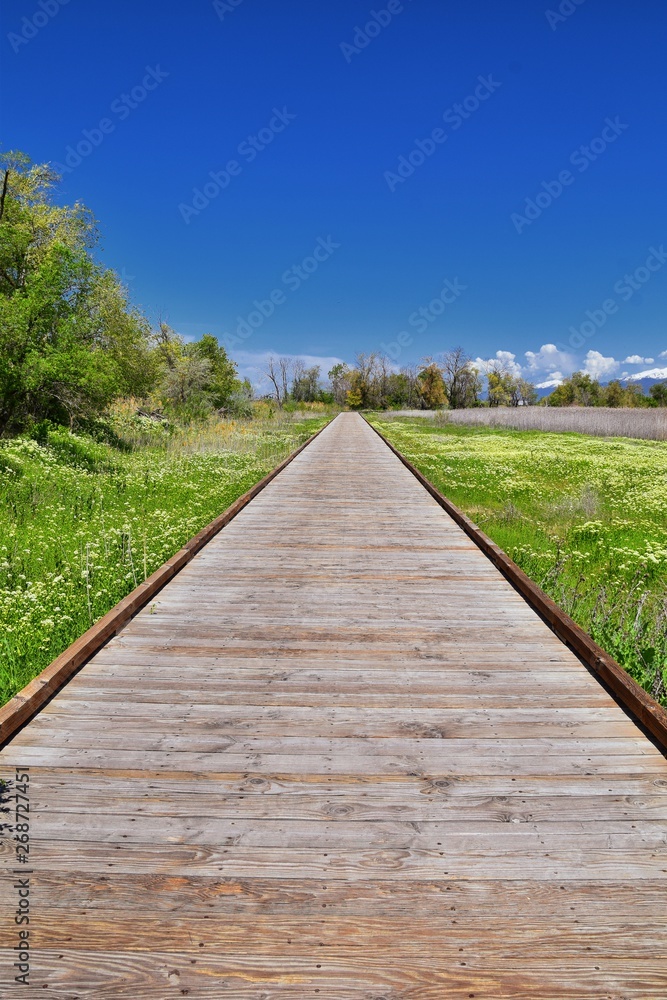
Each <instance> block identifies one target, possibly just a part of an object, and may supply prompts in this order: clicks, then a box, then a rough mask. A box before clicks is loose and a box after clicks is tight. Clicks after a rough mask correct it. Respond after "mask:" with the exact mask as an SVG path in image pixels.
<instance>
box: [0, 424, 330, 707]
mask: <svg viewBox="0 0 667 1000" xmlns="http://www.w3.org/2000/svg"><path fill="white" fill-rule="evenodd" d="M117 417H118V420H117V427H118V433H119V435H120V437H119V439H118V442H117V444H118V445H121V447H118V446H112V445H111V444H106V443H100V442H99V441H95V440H93V439H92V438H90V437H87V436H84V435H77V434H71V433H70V432H68V431H65V430H63V429H60V428H52V429H50V430H48V431H47V432H45V433H44V434H43V435H42V438H41V439H40V443H38V441H36V440H32V439H28V438H14V439H10V440H6V441H1V442H0V703H4V702H5V701H7V700H8V699H9V698H10V697H12V695H14V694H15V693H16V692H17V691H18V690H20V689H21V688H22V687H23V686H24V685H25V684H27V683H28V681H29V680H31V679H32V678H33V677H34V676H35V675H36V674H37V673H39V671H40V670H42V669H43V668H44V667H45V666H47V665H48V664H49V663H50V661H51V660H52V659H54V657H56V656H57V655H58V654H59V653H61V652H62V651H63V650H64V649H66V648H67V646H68V645H69V644H70V643H71V642H73V641H74V639H76V638H77V637H78V636H79V635H81V634H82V633H83V632H84V631H85V630H86V629H87V628H88V627H89V626H90V625H92V624H93V623H94V622H95V621H97V620H98V619H99V618H101V617H102V616H103V615H104V614H105V613H106V612H107V611H108V610H109V609H110V608H111V607H113V605H114V604H116V603H117V602H118V601H119V600H121V599H122V598H123V597H125V596H126V595H127V594H128V593H129V592H130V591H131V590H132V589H133V588H134V587H135V586H136V585H137V584H138V583H140V582H141V581H142V580H144V579H145V578H146V577H147V576H149V575H150V574H151V573H152V572H154V570H156V569H157V568H158V567H159V566H161V565H162V563H163V562H165V561H166V560H167V559H168V558H169V557H170V556H171V555H173V554H174V552H176V551H177V550H178V549H179V548H180V547H181V546H182V545H183V544H184V543H185V542H186V541H187V540H188V539H189V538H191V537H192V536H193V535H195V534H196V533H197V532H198V531H199V530H200V529H201V528H202V527H204V525H206V524H208V522H209V521H211V520H213V518H214V517H216V516H217V515H218V514H220V513H221V512H222V511H223V510H224V509H225V508H226V507H228V506H229V505H230V504H231V503H232V502H233V501H234V500H235V499H236V498H237V497H239V496H241V495H242V494H243V493H245V492H246V490H248V489H249V488H250V487H251V486H252V485H253V484H254V483H256V482H257V481H258V480H259V479H261V478H262V477H263V476H264V475H266V473H267V472H268V471H269V470H270V469H272V468H273V467H274V466H275V465H276V464H277V463H278V462H279V461H280V460H281V459H283V458H284V457H286V455H288V454H289V453H290V452H291V451H293V450H294V449H295V448H296V447H298V445H299V444H301V443H302V442H303V441H305V440H306V439H307V438H308V437H309V436H310V435H311V434H313V433H314V432H315V431H316V430H318V429H319V428H320V427H321V426H322V425H323V424H324V423H325V422H326V418H325V417H324V416H323V415H322V414H319V415H317V416H315V417H314V418H312V419H308V420H299V419H298V418H296V419H293V418H291V417H288V416H285V417H284V418H280V419H277V418H275V417H274V418H269V417H267V418H265V419H261V418H260V419H258V420H253V421H225V422H212V423H208V424H206V425H205V426H203V427H201V426H200V427H195V428H190V429H184V430H180V431H173V430H172V431H171V432H169V431H167V430H165V429H164V428H163V427H161V426H160V425H158V424H155V423H153V422H152V421H150V420H145V419H144V420H142V419H140V420H139V421H137V420H135V421H134V422H132V421H130V420H125V423H123V415H122V414H120V416H118V415H117ZM123 445H124V447H123Z"/></svg>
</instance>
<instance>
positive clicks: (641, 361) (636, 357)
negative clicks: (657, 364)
mask: <svg viewBox="0 0 667 1000" xmlns="http://www.w3.org/2000/svg"><path fill="white" fill-rule="evenodd" d="M653 361H654V359H653V358H643V357H642V356H641V354H631V355H630V357H629V358H626V359H625V361H624V362H623V364H624V365H652V364H653Z"/></svg>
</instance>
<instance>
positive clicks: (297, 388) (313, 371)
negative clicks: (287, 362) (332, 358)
mask: <svg viewBox="0 0 667 1000" xmlns="http://www.w3.org/2000/svg"><path fill="white" fill-rule="evenodd" d="M320 371H321V368H320V367H319V365H314V366H313V367H312V368H306V366H305V365H304V364H303V363H302V362H301V361H298V362H296V364H295V366H294V374H293V378H292V392H291V396H292V399H293V400H294V401H295V402H296V403H315V402H317V400H319V399H320V398H321V396H322V390H321V387H320Z"/></svg>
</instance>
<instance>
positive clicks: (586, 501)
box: [372, 417, 667, 704]
mask: <svg viewBox="0 0 667 1000" xmlns="http://www.w3.org/2000/svg"><path fill="white" fill-rule="evenodd" d="M372 422H373V423H374V424H375V425H376V426H377V427H378V429H379V430H381V431H382V433H383V434H385V436H386V437H387V438H389V440H391V442H392V443H393V444H394V445H395V447H397V448H398V449H399V450H400V451H401V452H402V453H403V454H404V455H405V456H406V458H408V459H410V461H412V462H413V463H414V464H415V465H416V466H417V467H418V468H419V469H420V471H421V472H423V473H424V475H425V476H427V477H428V479H429V480H430V481H431V482H432V483H433V484H434V485H435V486H437V487H438V489H439V490H441V492H443V493H444V494H445V495H446V496H448V497H449V498H450V499H451V500H452V501H453V502H454V503H455V504H456V505H457V506H458V507H460V508H461V509H462V510H464V511H465V513H466V514H468V515H469V516H470V517H472V519H473V520H474V521H475V522H476V523H477V524H478V525H479V526H480V527H481V528H482V529H483V530H484V531H485V532H486V533H487V534H488V535H489V536H490V537H491V538H492V539H493V540H494V541H495V542H496V543H497V544H498V545H500V546H501V547H502V548H503V549H504V550H505V551H506V552H507V554H508V555H510V556H511V557H512V558H513V559H514V560H515V562H517V563H518V565H519V566H520V567H521V568H522V569H523V570H524V572H526V573H527V574H528V575H529V576H530V577H531V578H532V579H533V580H535V582H536V583H538V584H539V586H541V587H542V588H543V589H544V590H545V591H546V592H547V593H548V594H549V595H550V596H551V597H552V598H553V599H554V600H556V601H557V602H558V604H559V605H560V606H561V607H562V608H563V609H564V610H565V611H566V612H567V613H568V614H570V615H571V616H572V617H573V618H574V619H575V621H577V622H578V623H579V625H581V626H582V627H583V628H584V629H586V631H587V632H589V633H590V634H591V635H592V636H593V638H594V639H595V640H596V641H597V642H598V643H599V644H600V645H601V646H602V647H603V648H604V649H606V650H607V652H609V653H610V654H611V655H612V656H614V657H615V658H616V659H617V660H618V661H619V663H621V665H622V666H624V667H625V669H626V670H628V672H629V673H630V674H632V676H633V677H634V678H635V679H636V680H637V681H639V683H640V684H641V685H642V686H643V687H644V688H645V689H646V690H647V691H649V692H650V693H651V694H653V696H654V697H655V698H657V699H658V700H660V701H662V702H663V704H665V703H667V696H666V694H667V692H666V688H667V442H663V441H650V440H637V439H632V438H599V437H591V436H586V435H583V434H570V433H567V434H565V433H553V432H541V431H519V430H513V429H511V428H490V427H484V426H477V427H475V426H465V425H460V424H450V423H447V424H444V426H439V427H438V426H434V424H433V421H432V420H423V419H406V418H398V419H392V418H376V417H373V418H372Z"/></svg>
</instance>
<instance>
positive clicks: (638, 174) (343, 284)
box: [0, 0, 667, 382]
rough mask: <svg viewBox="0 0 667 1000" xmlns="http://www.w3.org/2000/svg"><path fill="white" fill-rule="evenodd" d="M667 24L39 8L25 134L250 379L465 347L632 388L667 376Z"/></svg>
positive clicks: (333, 1)
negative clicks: (270, 362) (629, 382)
mask: <svg viewBox="0 0 667 1000" xmlns="http://www.w3.org/2000/svg"><path fill="white" fill-rule="evenodd" d="M666 27H667V8H665V6H664V3H663V2H659V0H644V2H643V3H641V4H634V5H630V4H627V3H626V2H625V0H580V2H579V3H576V2H575V0H558V2H553V3H547V2H546V0H545V2H541V0H540V2H537V3H536V2H535V0H507V2H506V3H503V4H500V3H498V2H497V0H466V2H465V3H456V4H454V3H445V2H444V0H403V2H400V0H391V2H388V0H378V2H377V3H376V4H375V5H373V4H372V3H370V2H369V3H366V2H363V0H318V2H317V3H316V2H314V0H287V2H285V3H281V4H278V3H276V2H275V0H216V2H215V3H213V2H211V0H193V2H192V3H191V4H189V5H184V4H178V5H176V4H164V3H157V2H156V0H142V2H139V3H138V2H136V0H133V2H129V0H116V2H114V3H113V4H92V3H88V4H86V3H84V2H83V0H68V2H67V3H62V0H16V2H14V3H12V4H11V5H9V4H5V5H3V8H2V25H1V35H2V37H0V44H1V46H2V92H3V101H2V120H1V124H0V137H1V141H2V148H3V149H4V150H7V149H12V148H14V149H22V150H24V151H25V152H27V153H28V154H29V155H30V156H31V157H32V159H33V160H35V161H38V162H41V161H52V162H54V163H60V164H62V165H63V168H64V169H63V185H62V194H61V196H62V198H63V200H66V201H74V200H76V199H80V200H81V201H83V202H84V203H86V204H87V205H88V206H89V207H90V208H91V209H92V210H93V211H94V213H95V215H96V216H97V218H98V219H99V220H100V223H101V230H102V234H103V260H104V261H105V262H106V263H107V264H108V265H109V266H111V267H114V268H115V269H117V270H118V271H119V272H120V273H121V274H122V275H123V276H124V278H125V280H126V281H127V282H128V285H129V287H130V290H131V294H132V297H133V299H134V301H135V302H136V303H137V304H138V305H140V306H141V307H142V308H143V309H144V310H145V311H146V312H147V313H148V315H149V316H150V317H151V318H152V319H154V320H156V319H157V318H158V317H160V316H161V317H162V318H164V319H166V320H167V321H168V322H169V323H170V324H171V325H172V326H174V327H175V328H176V329H177V330H179V331H180V332H181V333H183V334H184V335H186V336H188V337H198V336H200V335H201V334H203V333H205V332H209V331H210V332H213V333H215V334H216V335H217V336H218V337H219V338H220V339H221V341H222V342H224V343H226V344H228V345H229V348H230V353H231V354H232V356H234V357H236V358H237V359H238V360H239V362H240V364H241V367H242V369H243V370H244V371H252V369H253V368H254V367H255V366H256V365H257V364H258V362H259V361H260V359H261V358H262V356H263V355H265V354H266V353H267V352H269V351H274V352H279V353H289V354H294V355H297V354H298V355H303V356H308V357H309V358H311V357H312V358H315V359H320V358H321V359H325V360H324V361H323V362H322V363H323V367H325V368H326V367H327V365H328V364H329V363H330V359H334V358H341V359H345V360H348V361H351V360H353V358H354V354H355V353H356V352H357V351H372V350H384V351H386V352H387V353H389V355H390V357H392V358H393V360H394V361H395V362H396V363H397V364H398V365H402V364H410V363H413V362H416V361H418V360H419V359H420V358H421V357H423V356H425V355H431V354H436V353H437V352H439V351H442V350H445V349H447V348H449V347H451V346H454V345H457V344H461V345H463V346H464V347H465V348H466V350H467V351H468V352H469V353H470V354H471V355H472V356H473V357H474V358H479V359H481V360H485V359H488V358H492V357H495V356H496V353H497V352H499V351H500V352H504V353H503V355H502V356H503V357H504V358H505V359H506V360H507V361H508V363H510V364H513V365H514V366H519V367H520V368H521V370H522V372H523V373H524V374H526V375H528V376H530V377H531V378H532V379H533V380H534V381H536V382H544V381H549V380H550V379H553V378H557V377H558V375H559V374H567V373H568V372H569V371H572V370H574V369H575V368H580V367H586V368H587V369H588V370H590V371H591V372H592V373H593V374H597V375H600V376H602V377H603V379H604V380H606V379H608V378H609V377H613V376H617V375H622V374H623V373H625V372H630V373H636V372H640V371H644V370H646V369H651V368H656V367H658V368H663V367H667V356H665V355H664V352H666V351H667V329H666V324H665V312H666V306H667V255H665V253H664V246H663V241H665V243H666V244H667V212H666V202H665V182H664V167H663V161H664V142H665V139H664V137H665V124H666V119H667V103H666V102H665V101H664V98H663V96H662V95H663V91H664V80H663V74H664V53H665V51H667V31H666ZM661 355H663V357H662V358H661ZM626 358H632V359H633V361H626V360H625V359H626Z"/></svg>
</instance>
